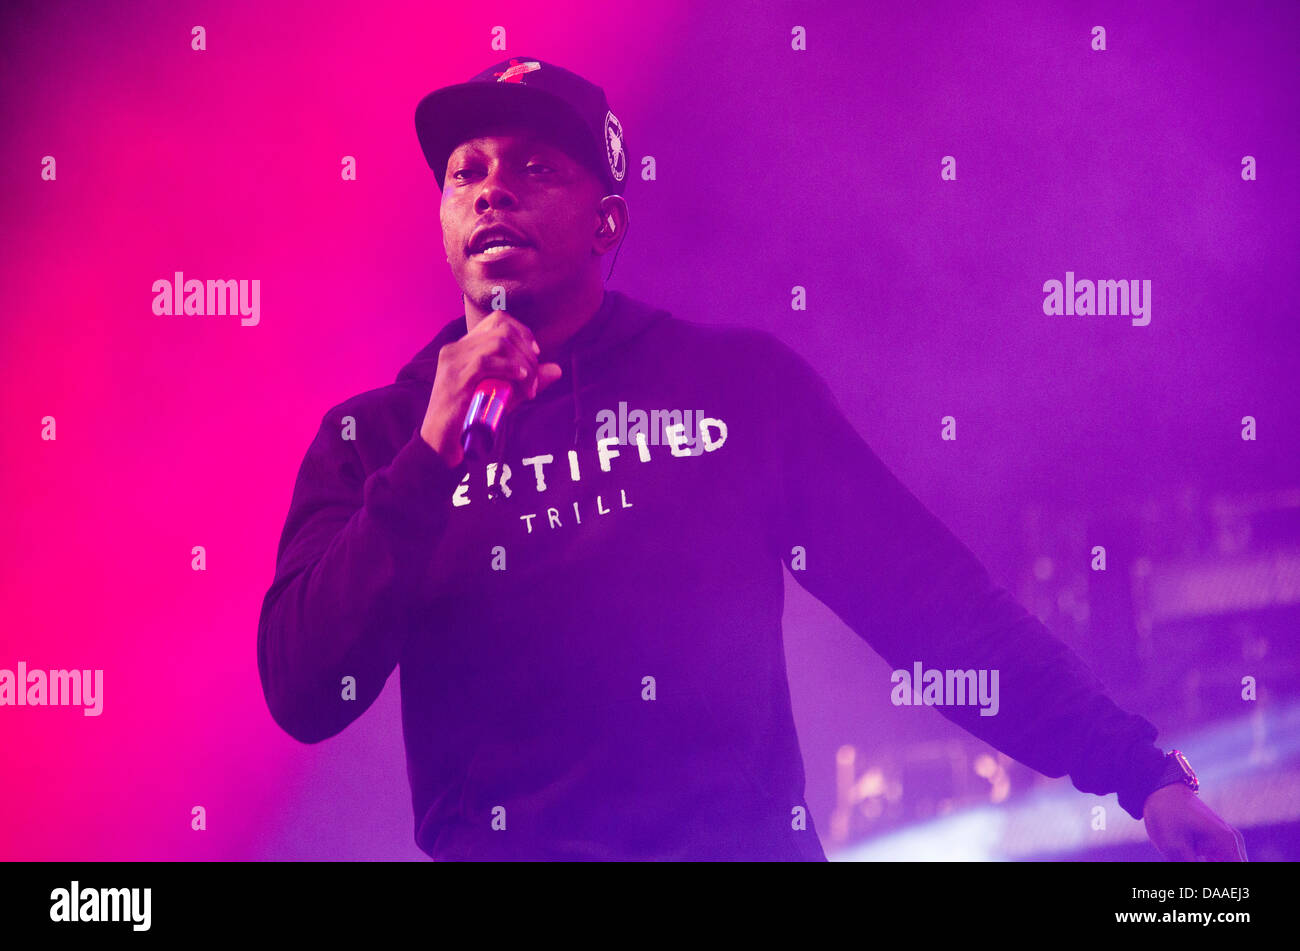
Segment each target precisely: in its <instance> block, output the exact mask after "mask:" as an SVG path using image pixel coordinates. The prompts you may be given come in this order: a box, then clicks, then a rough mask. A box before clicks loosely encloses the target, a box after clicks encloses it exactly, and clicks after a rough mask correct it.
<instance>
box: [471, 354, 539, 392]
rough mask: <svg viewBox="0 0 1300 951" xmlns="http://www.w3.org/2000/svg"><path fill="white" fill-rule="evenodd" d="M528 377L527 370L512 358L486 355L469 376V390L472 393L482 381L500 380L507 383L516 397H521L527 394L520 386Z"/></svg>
mask: <svg viewBox="0 0 1300 951" xmlns="http://www.w3.org/2000/svg"><path fill="white" fill-rule="evenodd" d="M528 375H529V374H528V368H527V367H525V366H524V365H523V364H521V363H520V362H519V361H518V360H516V359H514V358H513V357H502V356H498V355H496V354H486V355H484V356H483V357H481V358H480V359H479V361H478V363H477V364H476V366H475V370H474V372H473V373H472V374H471V375H470V380H469V389H470V390H471V392H472V391H473V389H474V388H475V387H477V386H478V385H479V384H480V383H482V382H483V381H484V380H500V381H501V382H503V383H509V384H510V385H511V387H512V388H513V389H514V391H515V395H516V396H522V395H524V394H525V393H526V392H527V389H523V388H521V386H522V385H523V384H524V383H525V382H526V381H527V379H528Z"/></svg>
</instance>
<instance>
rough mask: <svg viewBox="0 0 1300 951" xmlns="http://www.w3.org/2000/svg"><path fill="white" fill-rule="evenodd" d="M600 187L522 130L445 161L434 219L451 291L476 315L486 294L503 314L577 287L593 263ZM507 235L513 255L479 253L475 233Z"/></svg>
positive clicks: (500, 132)
mask: <svg viewBox="0 0 1300 951" xmlns="http://www.w3.org/2000/svg"><path fill="white" fill-rule="evenodd" d="M601 197H602V187H601V183H600V182H599V181H598V180H597V179H596V177H595V176H594V175H593V174H592V173H591V172H590V171H589V170H588V169H587V167H586V166H584V165H583V164H582V163H580V162H579V161H577V160H576V159H574V158H572V157H571V156H570V155H568V154H567V153H566V152H565V151H563V150H562V149H561V148H559V147H558V146H556V145H553V144H551V143H550V142H548V141H547V140H545V139H544V138H541V137H539V136H537V135H536V134H535V133H532V132H530V131H527V130H524V129H513V130H512V129H504V128H500V129H491V130H488V131H487V132H485V133H484V134H482V135H479V136H477V137H476V138H472V139H468V140H466V141H465V142H462V143H461V144H460V146H459V147H458V148H457V149H456V150H455V151H453V152H452V153H451V155H450V157H449V158H448V160H447V172H446V177H445V178H444V179H443V190H442V202H441V206H440V209H439V219H440V221H441V223H442V243H443V247H444V248H445V249H446V251H447V260H448V262H449V263H450V265H451V271H452V274H453V275H454V276H455V278H456V283H457V284H458V285H459V286H460V289H461V290H462V291H464V293H465V296H466V297H467V298H469V299H470V300H472V301H474V303H475V304H476V305H478V307H479V308H480V309H481V310H488V309H490V308H491V301H492V298H493V291H492V288H493V287H494V286H498V285H499V286H501V287H503V288H504V289H505V293H506V309H507V310H509V309H510V308H511V304H512V302H514V303H515V304H517V303H518V302H519V301H520V300H521V299H536V298H545V297H547V296H549V295H551V294H553V293H555V292H556V290H557V289H562V288H566V287H569V286H573V285H575V284H577V283H578V282H579V280H580V279H581V277H582V276H583V274H584V272H585V271H586V269H588V268H590V267H591V265H592V261H593V257H594V255H593V252H594V251H596V246H595V243H594V241H595V238H596V231H597V230H598V229H599V227H600V198H601ZM492 225H502V226H504V227H506V228H509V229H510V230H511V231H513V232H514V233H515V235H516V237H512V238H510V239H509V240H510V242H511V243H512V244H515V245H517V246H516V247H513V248H504V249H500V250H496V251H493V250H483V249H481V248H479V247H477V246H475V247H472V245H477V244H481V243H484V239H483V237H482V236H481V235H480V234H479V232H480V231H481V229H484V228H487V227H490V226H492Z"/></svg>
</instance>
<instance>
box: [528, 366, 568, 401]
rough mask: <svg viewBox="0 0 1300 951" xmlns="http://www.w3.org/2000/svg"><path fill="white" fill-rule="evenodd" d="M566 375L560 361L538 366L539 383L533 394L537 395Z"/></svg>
mask: <svg viewBox="0 0 1300 951" xmlns="http://www.w3.org/2000/svg"><path fill="white" fill-rule="evenodd" d="M562 376H564V370H562V369H561V368H560V365H559V364H558V363H543V364H542V365H541V366H539V367H538V368H537V383H536V388H535V390H534V392H533V395H534V396H536V395H537V394H538V393H540V392H541V391H542V390H544V389H546V388H547V387H548V386H550V385H551V384H552V383H554V382H556V381H557V380H559V379H560V377H562Z"/></svg>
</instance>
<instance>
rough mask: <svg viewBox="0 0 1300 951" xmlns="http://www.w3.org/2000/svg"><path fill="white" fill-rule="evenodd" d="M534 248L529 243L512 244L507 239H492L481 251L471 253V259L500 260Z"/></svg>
mask: <svg viewBox="0 0 1300 951" xmlns="http://www.w3.org/2000/svg"><path fill="white" fill-rule="evenodd" d="M531 250H533V249H532V247H531V246H530V245H527V244H511V243H509V242H507V241H490V242H488V244H487V246H486V247H485V248H483V249H482V250H481V251H473V252H471V253H470V258H471V260H475V261H500V260H503V259H504V258H512V257H518V256H519V255H520V254H521V253H522V252H524V251H531Z"/></svg>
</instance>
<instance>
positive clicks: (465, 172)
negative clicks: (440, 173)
mask: <svg viewBox="0 0 1300 951" xmlns="http://www.w3.org/2000/svg"><path fill="white" fill-rule="evenodd" d="M468 174H470V170H469V169H467V168H458V169H456V171H454V172H452V173H451V175H450V178H451V179H452V180H453V181H457V182H459V181H462V179H461V176H462V175H468Z"/></svg>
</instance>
